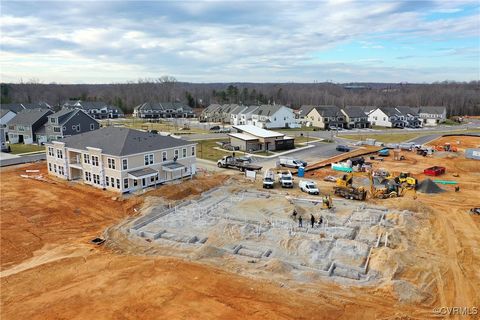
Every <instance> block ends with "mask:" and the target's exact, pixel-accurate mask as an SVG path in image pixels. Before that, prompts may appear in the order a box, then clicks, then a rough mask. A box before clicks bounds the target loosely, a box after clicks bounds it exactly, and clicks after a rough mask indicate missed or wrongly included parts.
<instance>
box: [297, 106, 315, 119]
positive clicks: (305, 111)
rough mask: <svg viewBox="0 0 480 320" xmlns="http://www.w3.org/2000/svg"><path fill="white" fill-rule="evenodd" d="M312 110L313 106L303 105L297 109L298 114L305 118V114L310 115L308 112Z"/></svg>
mask: <svg viewBox="0 0 480 320" xmlns="http://www.w3.org/2000/svg"><path fill="white" fill-rule="evenodd" d="M313 108H315V106H313V105H303V106H301V107H300V109H298V113H299V114H300V115H301V116H306V115H307V114H309V113H310V111H312V109H313Z"/></svg>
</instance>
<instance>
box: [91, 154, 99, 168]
mask: <svg viewBox="0 0 480 320" xmlns="http://www.w3.org/2000/svg"><path fill="white" fill-rule="evenodd" d="M92 165H94V166H96V167H98V157H97V156H92Z"/></svg>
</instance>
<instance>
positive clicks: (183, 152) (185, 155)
mask: <svg viewBox="0 0 480 320" xmlns="http://www.w3.org/2000/svg"><path fill="white" fill-rule="evenodd" d="M186 157H187V148H183V149H182V158H186Z"/></svg>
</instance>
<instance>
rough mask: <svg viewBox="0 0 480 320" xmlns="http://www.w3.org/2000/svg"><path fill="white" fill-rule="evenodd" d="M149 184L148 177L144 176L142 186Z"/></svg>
mask: <svg viewBox="0 0 480 320" xmlns="http://www.w3.org/2000/svg"><path fill="white" fill-rule="evenodd" d="M146 185H147V179H145V178H143V179H142V186H143V187H145V186H146Z"/></svg>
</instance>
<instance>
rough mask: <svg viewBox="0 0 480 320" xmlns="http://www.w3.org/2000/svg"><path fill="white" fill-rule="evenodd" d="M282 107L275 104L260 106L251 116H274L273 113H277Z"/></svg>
mask: <svg viewBox="0 0 480 320" xmlns="http://www.w3.org/2000/svg"><path fill="white" fill-rule="evenodd" d="M283 107H284V106H282V105H278V104H276V105H272V104H264V105H261V106H260V107H258V109H256V110H255V111H253V112H252V114H256V115H259V116H266V117H270V116H272V115H274V114H275V113H277V112H278V110H280V109H281V108H283Z"/></svg>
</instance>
